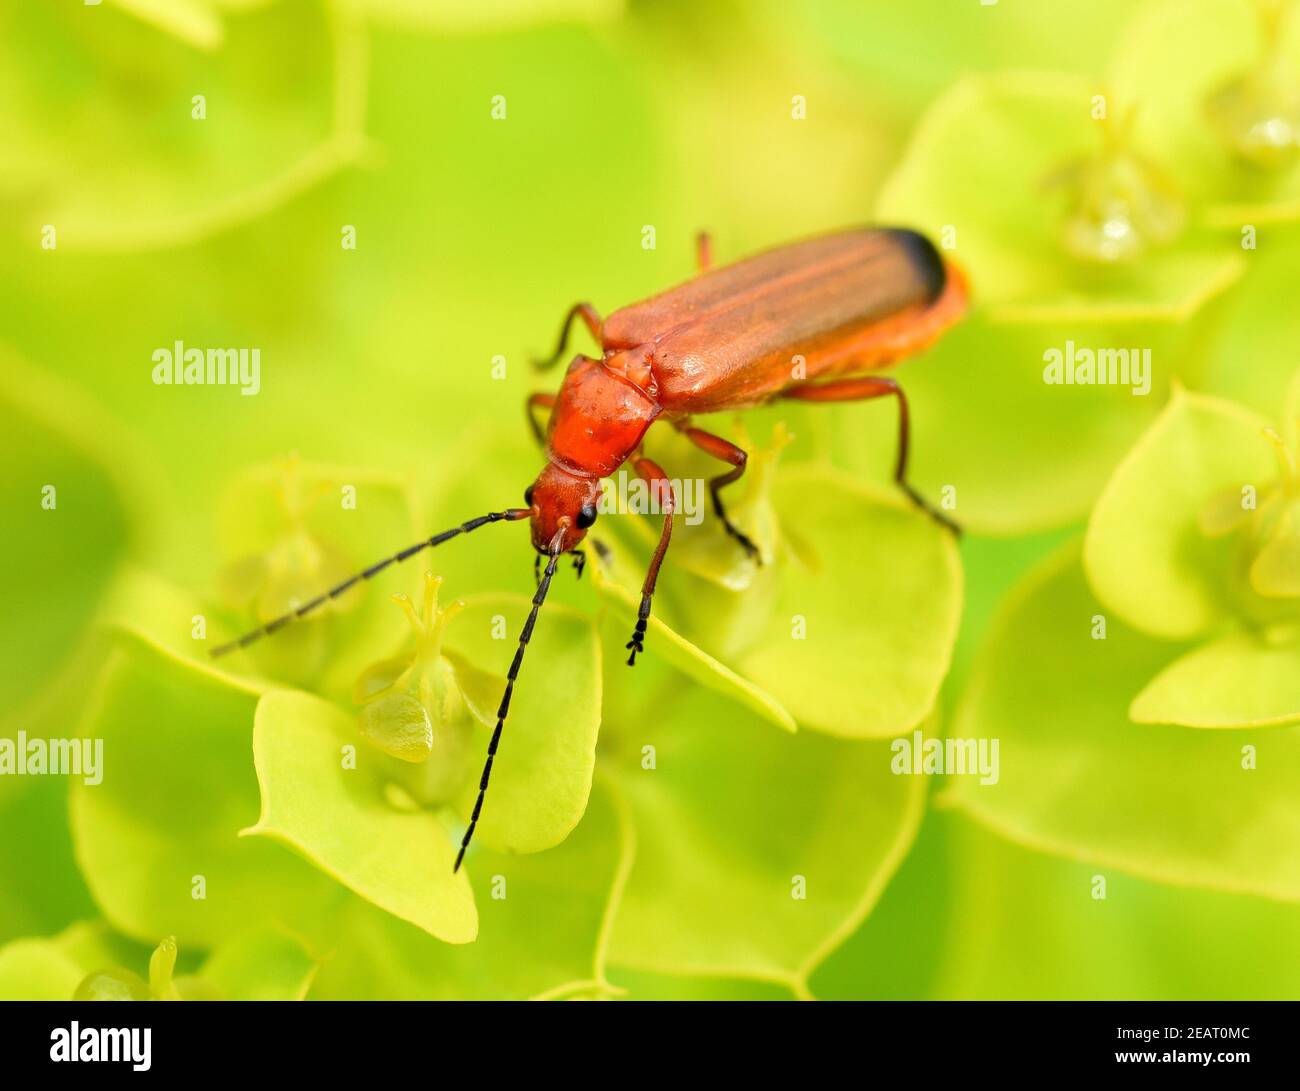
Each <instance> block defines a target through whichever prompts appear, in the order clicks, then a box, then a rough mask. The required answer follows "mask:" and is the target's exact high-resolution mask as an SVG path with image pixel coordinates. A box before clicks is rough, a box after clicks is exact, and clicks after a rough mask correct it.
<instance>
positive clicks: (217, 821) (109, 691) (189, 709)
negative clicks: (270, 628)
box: [71, 633, 329, 947]
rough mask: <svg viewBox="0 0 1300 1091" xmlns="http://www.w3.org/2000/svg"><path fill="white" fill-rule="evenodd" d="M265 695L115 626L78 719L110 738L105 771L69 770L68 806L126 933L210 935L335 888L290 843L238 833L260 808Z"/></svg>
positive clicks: (197, 941)
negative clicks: (256, 739) (258, 749)
mask: <svg viewBox="0 0 1300 1091" xmlns="http://www.w3.org/2000/svg"><path fill="white" fill-rule="evenodd" d="M256 702H257V691H256V690H253V689H249V688H245V687H243V686H240V685H239V684H237V683H234V682H232V681H231V680H230V679H229V678H228V677H226V676H224V675H221V674H218V673H216V672H213V671H205V670H203V669H201V668H199V667H197V666H195V665H193V664H190V663H186V662H184V661H182V660H179V659H177V658H175V657H173V656H172V655H171V654H170V653H168V652H166V651H164V650H163V649H161V648H159V647H157V646H156V645H153V644H150V643H148V642H147V641H145V640H144V639H143V638H141V637H138V636H135V635H133V634H128V633H116V634H114V636H113V647H112V650H111V652H110V654H109V656H108V659H107V661H106V663H105V665H104V668H103V671H102V674H101V675H100V677H99V680H98V682H97V683H96V686H95V688H94V690H93V694H92V697H91V702H90V708H89V711H88V713H87V717H86V720H85V723H84V724H83V725H82V726H81V729H80V734H81V735H83V736H84V737H86V738H90V739H102V740H103V782H102V783H100V784H97V785H87V784H85V783H83V781H82V780H81V779H80V778H74V779H73V781H72V784H71V815H72V834H73V839H74V843H75V846H76V854H77V860H78V863H79V864H80V867H81V870H82V874H83V875H84V876H85V879H86V882H87V884H88V885H89V887H90V890H91V894H92V895H93V896H94V898H95V901H96V902H97V903H98V904H99V906H100V907H101V908H102V909H103V911H104V915H105V916H106V917H107V918H108V920H109V921H110V922H111V923H112V924H113V925H114V926H115V927H116V928H118V929H119V930H121V931H122V932H125V933H126V934H127V935H130V936H133V937H135V938H136V939H139V940H142V941H144V942H146V943H150V944H152V943H155V942H157V937H159V936H164V935H175V936H176V937H177V939H178V941H179V942H180V944H181V946H182V947H189V946H198V947H206V946H210V945H212V944H214V943H216V942H218V941H220V940H221V939H222V938H224V937H226V936H228V935H231V934H232V933H234V932H236V931H243V930H244V929H246V928H248V927H249V926H250V925H251V924H254V923H256V922H257V921H259V920H266V919H271V920H274V919H282V920H285V921H286V923H292V922H294V921H295V920H297V918H298V917H299V916H300V915H302V914H305V913H307V912H308V911H309V910H311V909H312V908H313V907H314V906H316V905H318V904H319V903H320V902H321V900H322V898H323V897H324V896H326V895H327V893H328V889H329V884H328V883H326V882H325V881H324V880H322V879H320V878H319V877H318V876H317V875H316V874H315V873H314V872H313V871H312V870H311V869H310V868H308V867H307V866H306V865H305V864H302V863H300V862H299V861H297V860H295V859H294V858H293V856H292V855H291V854H289V853H286V852H284V851H283V849H280V848H278V847H277V846H273V845H269V844H266V843H263V842H256V841H247V840H244V841H241V840H240V839H239V837H238V836H237V835H238V832H239V830H240V829H242V828H243V827H245V826H247V825H248V824H249V823H250V822H252V821H253V820H254V818H255V817H256V815H257V808H258V795H257V781H256V778H255V776H254V771H253V761H252V738H251V736H252V723H253V710H254V706H255V705H256ZM200 877H201V880H202V881H201V885H198V883H199V878H200ZM200 894H202V895H203V896H199V895H200Z"/></svg>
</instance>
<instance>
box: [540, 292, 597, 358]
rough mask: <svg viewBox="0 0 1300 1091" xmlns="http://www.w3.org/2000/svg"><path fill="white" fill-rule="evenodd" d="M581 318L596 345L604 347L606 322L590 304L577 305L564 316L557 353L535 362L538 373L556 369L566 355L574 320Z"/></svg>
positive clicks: (556, 347) (556, 346)
mask: <svg viewBox="0 0 1300 1091" xmlns="http://www.w3.org/2000/svg"><path fill="white" fill-rule="evenodd" d="M575 318H581V319H582V321H583V323H584V324H585V325H586V327H587V329H589V330H590V331H591V336H592V337H594V338H595V339H596V344H598V345H602V346H603V345H604V340H603V336H602V331H603V330H604V327H605V321H604V319H602V318H601V317H600V314H599V313H598V312H597V310H596V308H595V307H593V306H592V305H591V304H590V303H575V304H574V305H573V306H572V307H570V308H569V313H568V314H566V315H565V316H564V324H563V325H562V326H560V339H559V341H558V342H556V345H555V351H554V352H553V353H551V355H550V356H548V357H547V358H546V359H544V360H534V361H533V367H534V369H536V370H537V371H545V370H546V369H547V368H551V367H554V366H555V365H556V364H558V363H559V362H560V357H562V356H563V355H564V350H565V349H566V348H568V345H569V331H570V330H571V329H572V328H573V320H574V319H575Z"/></svg>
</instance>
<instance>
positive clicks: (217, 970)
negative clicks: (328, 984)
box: [200, 928, 316, 1000]
mask: <svg viewBox="0 0 1300 1091" xmlns="http://www.w3.org/2000/svg"><path fill="white" fill-rule="evenodd" d="M200 976H201V977H202V978H203V980H204V981H205V982H207V983H208V984H210V985H211V986H212V987H213V988H215V989H216V990H217V992H218V994H219V995H220V996H221V997H223V998H224V999H227V1000H302V999H303V998H304V997H305V996H306V995H307V990H308V989H309V988H311V983H312V981H313V979H314V978H315V976H316V962H315V961H314V960H313V959H312V957H311V956H310V955H309V954H308V953H307V951H306V950H305V949H304V948H303V945H302V944H301V943H300V942H299V941H298V940H296V939H294V938H293V937H292V936H290V935H288V934H286V933H284V932H282V931H280V930H279V929H276V928H258V929H252V930H250V931H248V932H245V933H244V934H242V935H239V936H234V937H232V938H231V939H229V940H227V941H226V942H225V943H223V944H222V945H221V946H220V947H218V948H217V949H216V950H215V951H213V952H212V956H211V957H210V958H209V959H208V960H207V961H206V962H205V963H204V964H203V969H202V970H201V971H200Z"/></svg>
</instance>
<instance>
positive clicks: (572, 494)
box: [524, 462, 600, 554]
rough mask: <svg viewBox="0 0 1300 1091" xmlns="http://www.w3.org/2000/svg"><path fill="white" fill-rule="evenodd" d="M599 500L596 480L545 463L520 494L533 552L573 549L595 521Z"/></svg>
mask: <svg viewBox="0 0 1300 1091" xmlns="http://www.w3.org/2000/svg"><path fill="white" fill-rule="evenodd" d="M599 499H600V479H599V478H597V477H583V476H579V475H578V474H574V473H570V472H569V471H568V470H564V469H561V468H560V467H559V466H557V465H556V464H555V463H554V462H549V463H547V465H546V468H545V469H543V470H542V472H541V473H540V474H538V475H537V480H536V481H534V482H533V483H532V484H531V485H529V486H528V489H527V490H526V491H525V492H524V503H525V504H527V505H528V507H529V509H530V510H531V512H532V529H533V548H534V549H536V550H537V552H539V553H547V554H549V553H567V552H568V551H569V550H571V549H573V548H574V547H575V546H576V545H577V544H578V543H579V542H581V541H582V539H583V538H585V537H586V536H587V528H588V527H590V526H591V524H592V523H594V522H595V521H596V503H597V501H599Z"/></svg>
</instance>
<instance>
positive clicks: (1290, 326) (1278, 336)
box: [1189, 228, 1300, 450]
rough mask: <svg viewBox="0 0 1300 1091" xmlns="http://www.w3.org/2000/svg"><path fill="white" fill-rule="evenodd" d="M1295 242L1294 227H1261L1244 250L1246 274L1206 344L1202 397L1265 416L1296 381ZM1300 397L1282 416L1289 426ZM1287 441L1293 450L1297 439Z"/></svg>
mask: <svg viewBox="0 0 1300 1091" xmlns="http://www.w3.org/2000/svg"><path fill="white" fill-rule="evenodd" d="M1298 239H1300V234H1298V233H1297V231H1296V229H1294V228H1292V229H1290V230H1287V231H1282V230H1269V229H1267V228H1264V229H1261V231H1260V234H1259V238H1258V246H1259V249H1257V250H1252V251H1244V253H1246V255H1247V257H1248V259H1249V263H1250V270H1249V272H1248V273H1247V275H1246V277H1245V279H1244V280H1243V281H1242V283H1241V285H1240V286H1239V288H1238V290H1235V291H1232V292H1229V293H1228V294H1227V295H1226V296H1225V297H1224V299H1223V301H1222V304H1221V313H1220V315H1219V319H1218V325H1217V327H1216V329H1215V331H1214V336H1213V337H1211V338H1207V339H1206V341H1205V361H1204V364H1203V373H1202V374H1201V375H1200V376H1199V377H1197V379H1196V381H1195V383H1194V385H1195V386H1196V387H1197V389H1200V390H1202V391H1204V392H1205V393H1208V394H1215V395H1218V396H1219V397H1221V398H1226V399H1229V400H1230V401H1235V402H1240V403H1242V404H1243V405H1246V406H1248V407H1250V408H1251V409H1253V410H1255V411H1256V412H1258V413H1262V414H1264V415H1265V416H1266V417H1269V418H1272V417H1275V416H1276V415H1277V412H1278V407H1279V406H1280V405H1282V404H1283V400H1284V398H1285V397H1286V393H1287V390H1288V383H1295V376H1296V360H1295V346H1296V345H1297V344H1298V343H1300V314H1297V313H1296V309H1295V308H1294V307H1292V306H1291V301H1292V293H1293V292H1294V290H1295V285H1296V283H1297V282H1300V246H1298V245H1297V241H1298ZM1189 379H1190V376H1189ZM1291 389H1292V390H1295V389H1296V388H1295V387H1294V386H1292V387H1291ZM1298 397H1300V396H1297V395H1295V394H1294V393H1293V394H1292V401H1291V404H1292V406H1293V407H1294V409H1293V411H1292V412H1291V413H1289V414H1285V415H1284V417H1283V424H1284V425H1286V424H1287V423H1288V421H1289V422H1290V425H1289V426H1290V427H1291V428H1295V427H1296V422H1297V420H1300V401H1298V400H1297V398H1298ZM1289 443H1290V446H1291V448H1292V449H1293V450H1294V449H1295V448H1296V446H1297V440H1296V438H1294V437H1293V438H1292V439H1291V440H1290V441H1289Z"/></svg>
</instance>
